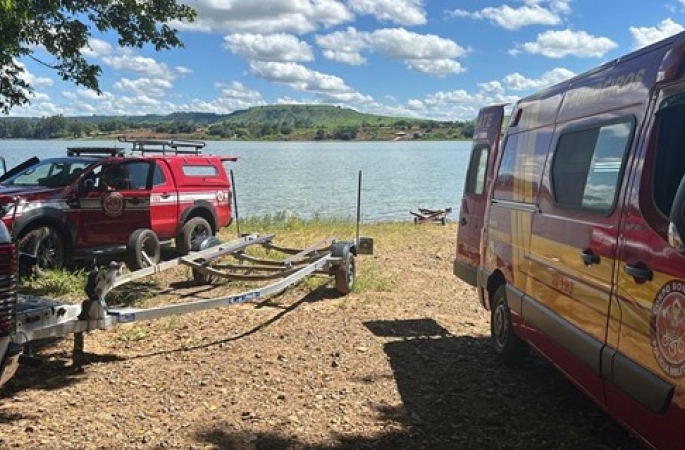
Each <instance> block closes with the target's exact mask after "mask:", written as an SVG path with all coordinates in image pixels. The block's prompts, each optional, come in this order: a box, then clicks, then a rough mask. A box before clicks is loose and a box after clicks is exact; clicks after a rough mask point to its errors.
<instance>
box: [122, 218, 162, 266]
mask: <svg viewBox="0 0 685 450" xmlns="http://www.w3.org/2000/svg"><path fill="white" fill-rule="evenodd" d="M143 254H145V255H147V257H148V258H150V260H151V261H152V264H157V263H159V260H160V259H161V257H162V249H161V246H160V245H159V238H158V237H157V234H156V233H155V232H154V231H152V230H150V229H147V228H139V229H137V230H136V231H134V232H133V233H131V236H130V237H129V238H128V243H127V244H126V266H128V268H129V270H130V271H134V270H139V269H142V268H144V267H149V266H150V262H149V261H148V260H147V259H146V258H145V257H144V256H143Z"/></svg>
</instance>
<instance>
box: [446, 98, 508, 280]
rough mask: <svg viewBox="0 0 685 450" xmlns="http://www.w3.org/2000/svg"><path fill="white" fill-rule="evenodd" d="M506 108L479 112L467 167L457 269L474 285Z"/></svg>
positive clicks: (460, 220)
mask: <svg viewBox="0 0 685 450" xmlns="http://www.w3.org/2000/svg"><path fill="white" fill-rule="evenodd" d="M505 106H506V105H495V106H489V107H486V108H483V109H481V110H480V112H479V113H478V119H477V121H476V127H475V130H474V136H473V147H472V150H471V156H470V160H469V165H468V166H467V172H466V181H465V184H464V194H463V196H462V200H461V209H460V211H459V228H458V231H457V251H456V260H455V265H454V270H455V274H456V275H457V276H459V277H460V278H462V279H463V280H464V281H467V282H470V283H471V284H473V285H475V284H476V283H475V281H476V280H475V276H476V268H477V267H478V266H479V264H480V256H481V254H480V253H481V251H480V249H481V232H482V231H483V224H484V217H485V206H486V204H487V199H488V190H489V189H488V188H489V186H490V185H491V183H492V177H493V173H494V167H495V160H496V158H497V153H498V150H499V141H500V135H501V131H502V122H503V120H504V107H505Z"/></svg>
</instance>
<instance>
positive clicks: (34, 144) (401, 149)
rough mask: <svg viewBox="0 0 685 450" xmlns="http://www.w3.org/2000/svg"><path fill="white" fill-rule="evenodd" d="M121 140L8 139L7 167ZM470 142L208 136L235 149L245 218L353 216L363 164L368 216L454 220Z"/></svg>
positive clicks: (1, 151)
mask: <svg viewBox="0 0 685 450" xmlns="http://www.w3.org/2000/svg"><path fill="white" fill-rule="evenodd" d="M78 146H108V147H113V146H119V147H122V146H123V148H128V147H126V146H125V145H124V144H122V143H118V142H116V141H115V140H108V141H31V140H4V141H1V142H0V156H3V157H4V158H5V159H6V160H7V164H8V166H12V165H14V164H17V163H19V162H21V161H23V160H25V159H27V158H29V157H32V156H38V157H39V158H46V157H54V156H62V155H64V154H65V150H66V148H67V147H78ZM470 146H471V143H470V142H468V141H439V142H432V141H428V142H421V141H399V142H242V141H208V142H207V146H206V147H205V149H204V153H205V154H220V155H235V156H237V157H238V158H239V159H238V161H237V162H235V163H232V164H230V165H229V167H230V168H231V169H232V171H233V177H234V180H235V191H236V195H237V198H238V210H239V214H240V216H241V217H243V218H244V217H249V216H261V215H273V214H279V213H285V214H297V215H299V216H301V217H305V218H310V217H314V216H318V217H335V218H354V217H355V216H356V204H357V187H358V181H359V172H360V171H361V174H362V176H361V178H362V183H361V185H362V189H361V218H362V221H363V222H365V223H369V222H383V221H410V220H412V219H413V217H412V216H411V214H410V213H409V211H416V210H417V209H418V208H429V209H440V208H452V213H451V214H449V215H448V216H447V219H448V220H456V217H457V214H458V210H459V203H460V199H461V193H462V189H463V185H464V176H465V172H466V166H467V163H468V157H469V149H470Z"/></svg>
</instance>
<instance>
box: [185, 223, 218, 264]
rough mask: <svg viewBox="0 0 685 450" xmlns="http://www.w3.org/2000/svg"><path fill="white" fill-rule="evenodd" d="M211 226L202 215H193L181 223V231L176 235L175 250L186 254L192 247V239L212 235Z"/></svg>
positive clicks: (200, 238)
mask: <svg viewBox="0 0 685 450" xmlns="http://www.w3.org/2000/svg"><path fill="white" fill-rule="evenodd" d="M213 235H214V233H213V232H212V226H211V225H210V224H209V222H207V220H206V219H205V218H203V217H193V218H191V219H190V220H188V221H187V222H186V223H184V224H183V228H181V232H180V233H179V234H178V236H176V252H177V253H178V254H179V255H180V256H183V255H187V254H188V253H190V251H191V250H192V249H193V241H195V240H202V239H206V238H208V237H211V236H213Z"/></svg>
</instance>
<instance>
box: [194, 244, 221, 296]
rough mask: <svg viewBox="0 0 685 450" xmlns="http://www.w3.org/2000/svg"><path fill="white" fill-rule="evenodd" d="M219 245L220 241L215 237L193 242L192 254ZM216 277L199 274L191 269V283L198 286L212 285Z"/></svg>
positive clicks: (200, 261)
mask: <svg viewBox="0 0 685 450" xmlns="http://www.w3.org/2000/svg"><path fill="white" fill-rule="evenodd" d="M219 245H221V240H220V239H219V238H218V237H216V236H210V237H208V238H205V239H202V240H195V241H194V242H193V247H192V250H193V251H194V252H199V251H200V250H206V249H208V248H210V247H218V246H219ZM197 262H199V263H202V262H203V260H198V261H197ZM217 279H218V277H217V276H216V275H208V274H204V273H202V272H200V271H199V270H197V269H193V282H194V283H195V284H196V285H198V286H201V285H205V284H212V283H214V282H215V281H216V280H217Z"/></svg>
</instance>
